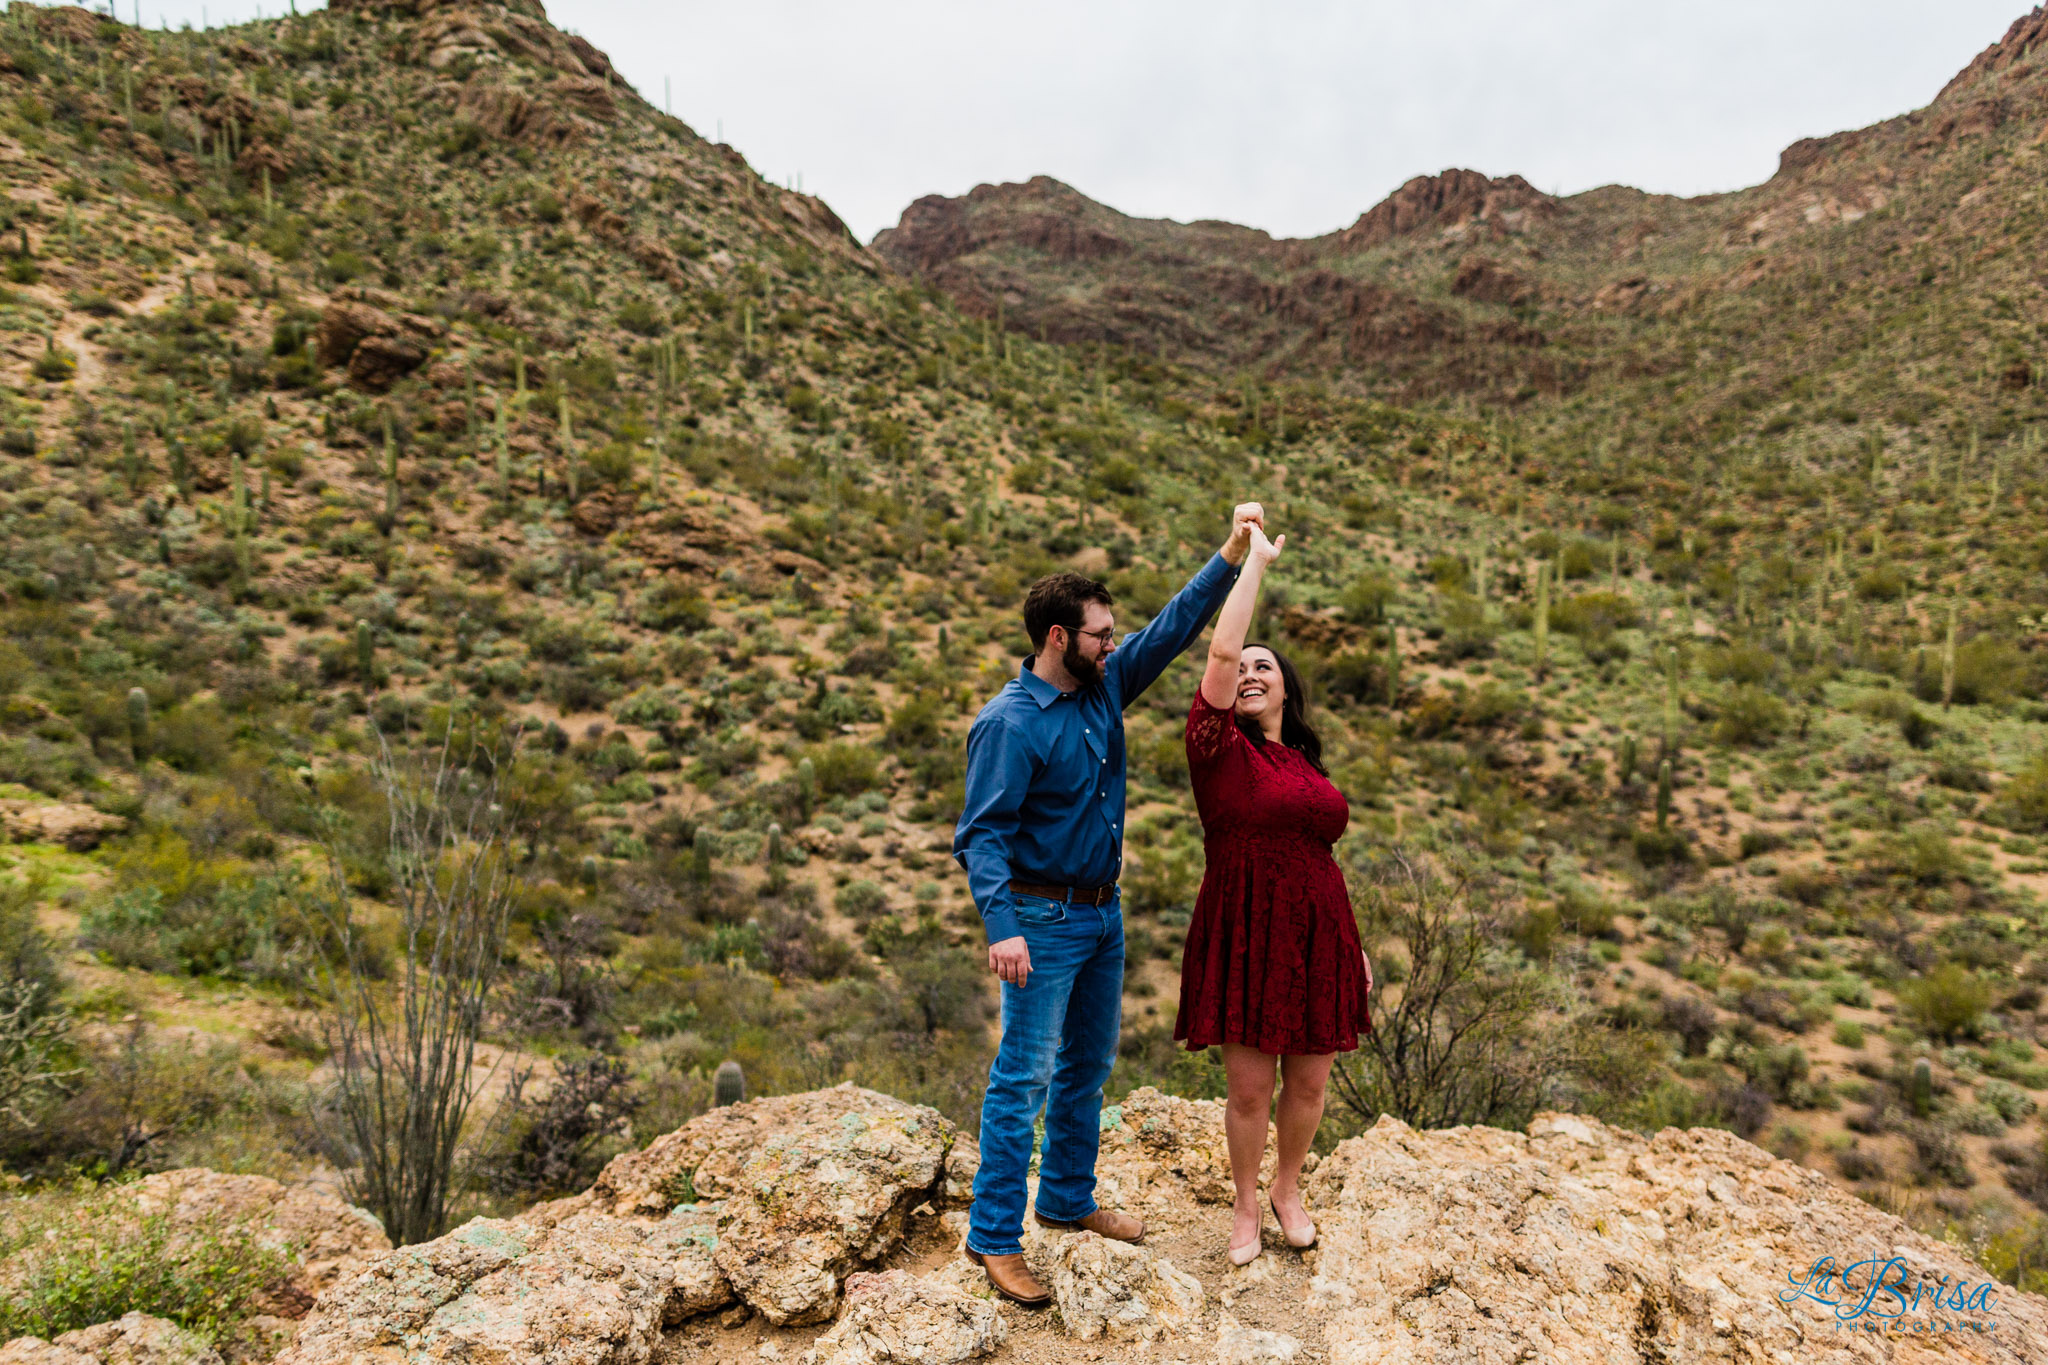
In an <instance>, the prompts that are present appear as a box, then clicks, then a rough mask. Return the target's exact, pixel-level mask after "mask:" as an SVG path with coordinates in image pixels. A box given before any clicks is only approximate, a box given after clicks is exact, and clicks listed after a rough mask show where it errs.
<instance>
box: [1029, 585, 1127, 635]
mask: <svg viewBox="0 0 2048 1365" xmlns="http://www.w3.org/2000/svg"><path fill="white" fill-rule="evenodd" d="M1090 602H1100V603H1102V605H1103V606H1105V607H1113V606H1115V605H1116V599H1115V598H1114V597H1111V596H1110V595H1109V588H1108V587H1107V586H1105V585H1104V584H1101V583H1098V582H1096V581H1095V580H1094V579H1092V578H1090V577H1088V575H1086V574H1079V573H1071V572H1069V573H1054V574H1047V575H1046V576H1045V577H1043V578H1041V579H1039V580H1038V581H1037V582H1036V583H1033V584H1032V585H1031V591H1030V592H1028V593H1026V594H1024V633H1025V634H1026V635H1029V636H1030V637H1031V647H1032V648H1033V649H1044V648H1045V637H1046V635H1047V633H1048V632H1050V631H1051V630H1052V628H1053V627H1054V626H1065V627H1066V628H1067V633H1068V634H1069V635H1073V634H1075V633H1077V632H1078V631H1079V630H1080V629H1081V617H1082V613H1083V612H1085V611H1087V609H1088V604H1089V603H1090Z"/></svg>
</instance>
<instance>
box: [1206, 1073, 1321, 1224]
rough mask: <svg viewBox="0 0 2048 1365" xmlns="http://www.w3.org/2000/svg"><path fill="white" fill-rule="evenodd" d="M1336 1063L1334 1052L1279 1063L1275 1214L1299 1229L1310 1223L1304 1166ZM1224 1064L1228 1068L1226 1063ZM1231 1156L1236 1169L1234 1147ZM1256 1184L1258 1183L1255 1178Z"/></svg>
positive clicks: (1274, 1190)
mask: <svg viewBox="0 0 2048 1365" xmlns="http://www.w3.org/2000/svg"><path fill="white" fill-rule="evenodd" d="M1268 1060H1270V1059H1268ZM1336 1060H1337V1054H1336V1053H1334V1052H1325V1053H1323V1054H1321V1055H1319V1056H1306V1057H1283V1058H1281V1060H1280V1075H1281V1078H1282V1085H1281V1090H1280V1116H1279V1128H1280V1134H1279V1145H1280V1151H1279V1163H1278V1169H1276V1170H1275V1171H1274V1173H1273V1185H1272V1195H1273V1211H1274V1212H1275V1213H1276V1214H1278V1215H1279V1216H1280V1218H1281V1219H1282V1220H1283V1221H1284V1222H1285V1223H1287V1224H1289V1225H1291V1226H1293V1227H1297V1228H1298V1227H1300V1226H1302V1225H1303V1224H1304V1223H1306V1222H1308V1221H1309V1216H1308V1210H1307V1209H1305V1208H1303V1207H1302V1203H1301V1163H1302V1162H1303V1161H1304V1160H1305V1159H1307V1157H1308V1149H1309V1144H1310V1143H1311V1142H1313V1141H1315V1136H1316V1125H1318V1124H1320V1123H1321V1122H1322V1121H1323V1098H1324V1088H1325V1086H1326V1085H1327V1083H1328V1082H1329V1079H1330V1064H1331V1063H1332V1062H1334V1061H1336ZM1224 1064H1225V1066H1226V1067H1227V1066H1228V1065H1229V1063H1228V1061H1227V1060H1226V1062H1225V1063H1224ZM1262 1145H1263V1144H1262ZM1230 1155H1231V1160H1232V1164H1233V1166H1234V1165H1235V1164H1236V1158H1237V1148H1236V1146H1235V1145H1233V1146H1232V1147H1231V1149H1230ZM1253 1180H1254V1182H1256V1180H1257V1176H1256V1174H1255V1175H1254V1176H1253ZM1282 1231H1285V1229H1284V1228H1283V1229H1282Z"/></svg>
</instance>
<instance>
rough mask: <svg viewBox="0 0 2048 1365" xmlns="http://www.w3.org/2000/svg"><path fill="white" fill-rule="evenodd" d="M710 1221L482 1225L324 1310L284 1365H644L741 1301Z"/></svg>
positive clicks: (372, 1278) (584, 1219)
mask: <svg viewBox="0 0 2048 1365" xmlns="http://www.w3.org/2000/svg"><path fill="white" fill-rule="evenodd" d="M715 1243H716V1234H715V1233H714V1232H713V1231H712V1228H711V1220H710V1215H709V1214H708V1213H707V1212H705V1211H702V1210H696V1209H688V1210H677V1211H676V1214H675V1215H672V1216H670V1217H668V1218H664V1219H661V1220H659V1221H649V1220H640V1219H625V1218H614V1217H611V1216H609V1215H607V1214H603V1213H595V1212H582V1213H575V1214H571V1215H570V1216H568V1217H565V1218H561V1219H558V1220H554V1221H546V1220H536V1221H530V1222H528V1221H516V1222H515V1221H508V1220H504V1219H495V1218H476V1219H472V1220H471V1221H470V1222H468V1223H466V1224H464V1225H463V1226H462V1227H460V1228H457V1229H456V1230H455V1231H454V1232H452V1233H449V1234H448V1235H447V1236H445V1237H438V1238H435V1239H434V1240H433V1241H431V1242H423V1243H420V1244H419V1245H417V1246H409V1247H403V1248H401V1249H399V1250H397V1251H394V1252H391V1253H390V1254H389V1255H386V1256H385V1257H383V1258H382V1259H381V1260H379V1261H377V1262H376V1263H375V1264H373V1265H372V1266H370V1267H369V1269H368V1270H366V1271H365V1272H364V1273H363V1274H361V1275H359V1276H357V1277H356V1278H355V1279H353V1280H350V1281H349V1282H348V1283H346V1284H343V1285H340V1286H337V1287H336V1288H335V1289H334V1290H333V1291H332V1292H330V1293H329V1294H327V1295H326V1296H325V1297H324V1298H322V1299H321V1301H320V1303H319V1305H318V1306H317V1307H316V1308H315V1309H314V1311H313V1313H312V1314H311V1315H310V1316H309V1317H308V1318H307V1319H306V1322H305V1324H304V1325H303V1326H302V1327H301V1328H300V1329H299V1334H298V1336H297V1338H296V1339H295V1340H294V1341H293V1342H292V1344H291V1345H290V1346H289V1347H288V1348H287V1349H286V1350H285V1351H284V1352H283V1353H282V1354H281V1355H279V1356H278V1357H277V1365H341V1363H342V1362H345V1361H356V1360H363V1359H377V1358H380V1357H383V1356H389V1357H390V1358H392V1359H398V1358H400V1357H401V1356H403V1358H407V1359H430V1360H431V1359H455V1360H471V1359H475V1360H499V1361H507V1362H511V1361H520V1362H536V1363H539V1362H549V1363H550V1365H552V1363H553V1362H562V1363H563V1365H568V1363H569V1362H582V1361H593V1362H595V1361H603V1362H607V1365H641V1362H645V1361H647V1360H649V1359H650V1358H651V1357H652V1354H653V1350H654V1347H655V1344H656V1343H657V1342H658V1341H659V1339H660V1334H661V1330H662V1328H663V1327H665V1326H674V1325H675V1324H677V1323H679V1322H681V1321H682V1320H683V1319H684V1318H686V1317H688V1316H690V1315H691V1314H693V1313H698V1312H704V1311H708V1310H709V1309H712V1308H717V1307H722V1306H723V1305H724V1304H726V1303H728V1302H730V1301H731V1290H730V1289H729V1288H727V1287H726V1286H725V1283H724V1281H723V1279H722V1278H720V1277H719V1276H718V1274H717V1272H716V1268H715V1267H714V1266H712V1265H711V1264H710V1263H709V1255H708V1253H709V1252H710V1251H711V1249H712V1247H713V1246H715Z"/></svg>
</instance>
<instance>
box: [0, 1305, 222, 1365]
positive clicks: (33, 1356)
mask: <svg viewBox="0 0 2048 1365" xmlns="http://www.w3.org/2000/svg"><path fill="white" fill-rule="evenodd" d="M0 1365H221V1358H220V1353H219V1352H217V1351H215V1350H214V1349H213V1348H212V1347H211V1346H208V1345H207V1344H206V1343H205V1342H204V1341H202V1340H200V1339H199V1338H198V1337H196V1336H194V1335H193V1334H192V1333H190V1332H188V1331H186V1330H185V1329H184V1328H182V1327H180V1326H178V1324H176V1323H175V1322H166V1321H165V1320H164V1319H162V1318H153V1317H150V1316H149V1315H148V1314H147V1313H130V1314H128V1315H127V1316H126V1317H122V1318H118V1319H116V1320H115V1321H113V1322H102V1323H96V1324H95V1325H93V1326H91V1327H81V1328H80V1329H78V1330H77V1331H75V1332H66V1333H64V1335H62V1336H60V1337H58V1338H57V1339H56V1340H55V1341H44V1340H43V1339H42V1338H41V1337H16V1338H15V1339H14V1340H13V1341H10V1342H8V1343H7V1344H6V1345H5V1346H0Z"/></svg>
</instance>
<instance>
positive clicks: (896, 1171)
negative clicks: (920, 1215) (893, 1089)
mask: <svg viewBox="0 0 2048 1365" xmlns="http://www.w3.org/2000/svg"><path fill="white" fill-rule="evenodd" d="M825 1093H826V1094H832V1093H834V1092H831V1091H827V1092H825ZM851 1094H852V1096H857V1097H859V1103H858V1105H857V1107H853V1108H848V1109H845V1110H843V1111H842V1112H839V1113H838V1114H836V1115H831V1116H820V1117H818V1118H815V1119H812V1120H810V1121H808V1122H803V1123H798V1124H795V1125H793V1126H790V1127H785V1128H782V1129H780V1130H778V1131H775V1132H772V1133H769V1134H767V1135H766V1136H765V1137H764V1138H763V1139H762V1140H761V1142H760V1144H759V1145H758V1146H757V1147H754V1148H752V1149H750V1150H748V1151H746V1152H744V1153H731V1154H729V1155H722V1156H721V1157H720V1158H717V1159H714V1160H707V1161H705V1162H704V1163H702V1165H700V1166H699V1168H698V1176H699V1178H702V1177H704V1176H705V1175H706V1173H710V1174H711V1178H712V1179H713V1180H715V1181H716V1183H717V1184H718V1185H719V1186H720V1187H721V1188H730V1189H732V1190H733V1193H732V1195H731V1196H730V1197H729V1198H728V1199H727V1200H726V1202H725V1210H724V1212H723V1213H722V1214H721V1215H720V1217H719V1220H718V1251H717V1258H718V1265H719V1268H720V1269H722V1270H723V1271H725V1274H726V1278H727V1279H729V1280H731V1281H732V1285H733V1289H734V1291H735V1292H737V1293H738V1294H739V1296H740V1298H742V1299H743V1300H745V1301H746V1303H747V1306H748V1307H750V1308H752V1309H754V1310H755V1311H756V1312H758V1313H760V1314H761V1316H763V1317H765V1318H767V1319H768V1321H769V1322H771V1323H774V1324H775V1325H776V1326H778V1327H781V1326H795V1325H802V1324H805V1323H813V1322H824V1321H826V1320H828V1319H829V1318H830V1317H831V1316H832V1313H833V1310H834V1308H835V1307H836V1306H837V1304H838V1301H839V1285H840V1281H841V1279H842V1278H843V1277H844V1276H845V1275H846V1274H848V1273H849V1272H850V1271H852V1270H855V1269H857V1268H859V1267H861V1266H863V1265H867V1264H869V1263H871V1262H873V1261H875V1260H877V1259H879V1258H880V1257H881V1256H883V1255H885V1254H887V1253H888V1252H889V1251H891V1250H893V1249H894V1248H895V1246H896V1244H897V1243H898V1242H900V1241H902V1239H903V1224H904V1220H905V1219H906V1218H907V1217H908V1216H909V1214H910V1211H911V1210H912V1209H914V1208H916V1207H917V1206H918V1205H919V1204H922V1203H924V1202H925V1201H926V1200H927V1199H930V1198H931V1197H932V1196H933V1195H935V1194H937V1193H938V1192H939V1190H940V1188H941V1182H942V1180H943V1177H944V1170H945V1160H946V1151H947V1149H948V1148H949V1147H951V1146H952V1143H953V1138H954V1131H955V1130H954V1128H953V1125H952V1124H951V1123H948V1122H947V1121H946V1120H945V1119H944V1118H943V1117H941V1116H940V1114H939V1113H938V1111H937V1110H935V1109H929V1108H926V1107H924V1106H923V1105H909V1104H905V1103H903V1102H902V1101H901V1100H895V1099H890V1098H889V1097H888V1096H886V1095H877V1094H875V1093H874V1092H873V1091H866V1090H854V1091H852V1092H851ZM732 1107H735V1108H737V1107H738V1106H732ZM731 1157H738V1158H740V1159H739V1160H738V1161H736V1162H735V1164H734V1169H732V1170H731V1171H730V1173H727V1172H726V1171H724V1170H722V1169H719V1166H720V1163H721V1162H722V1161H724V1160H728V1159H731Z"/></svg>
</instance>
